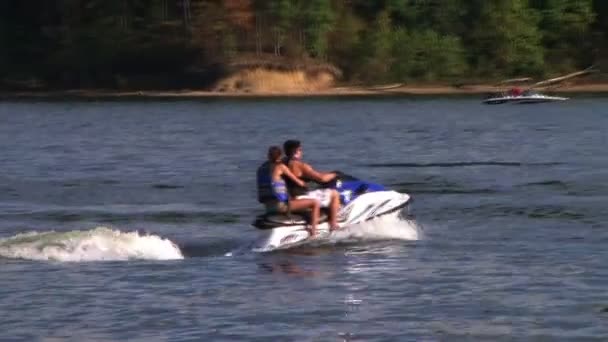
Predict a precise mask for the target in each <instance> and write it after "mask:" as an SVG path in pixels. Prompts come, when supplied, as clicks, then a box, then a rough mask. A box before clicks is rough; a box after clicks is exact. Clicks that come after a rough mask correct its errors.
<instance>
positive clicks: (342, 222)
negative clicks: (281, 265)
mask: <svg viewBox="0 0 608 342" xmlns="http://www.w3.org/2000/svg"><path fill="white" fill-rule="evenodd" d="M337 173H338V177H336V178H335V179H334V180H333V181H331V182H329V183H327V184H322V185H321V186H320V187H321V188H331V189H336V190H337V191H338V193H339V194H340V201H341V202H342V206H341V209H340V211H339V212H338V224H339V226H340V228H339V229H338V230H341V229H343V228H347V227H349V226H353V225H356V224H360V223H363V222H366V221H370V220H374V219H376V218H379V217H387V216H399V215H401V214H402V213H403V212H404V210H405V209H406V208H407V206H408V204H409V203H410V200H411V197H410V196H409V195H407V194H404V193H399V192H397V191H393V190H389V189H386V188H385V187H384V186H382V185H379V184H375V183H370V182H366V181H362V180H359V179H357V178H355V177H353V176H350V175H347V174H344V173H341V172H337ZM309 222H310V220H309V214H308V213H307V212H298V213H286V214H263V215H259V216H257V217H256V219H255V221H254V222H253V226H254V227H256V228H258V230H259V232H260V237H259V239H258V240H256V242H255V243H254V246H253V249H254V250H259V251H269V250H275V249H284V248H291V247H294V246H296V245H300V244H303V243H307V242H309V241H311V240H314V239H322V238H327V237H328V236H329V235H330V231H329V223H328V222H327V213H326V212H323V211H322V212H321V217H320V218H319V224H318V225H317V236H315V237H314V238H313V239H311V238H310V233H309V232H308V231H307V230H306V228H308V226H309Z"/></svg>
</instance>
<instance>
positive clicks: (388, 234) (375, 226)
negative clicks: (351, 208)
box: [329, 216, 422, 243]
mask: <svg viewBox="0 0 608 342" xmlns="http://www.w3.org/2000/svg"><path fill="white" fill-rule="evenodd" d="M421 238H422V231H421V229H420V227H419V226H418V225H417V224H416V222H415V221H412V220H405V219H401V218H399V217H396V216H387V217H380V218H377V219H375V220H371V221H366V222H362V223H358V224H355V225H352V226H349V227H346V228H344V229H340V230H337V231H335V232H334V233H332V234H331V235H330V236H329V240H330V242H332V243H336V242H346V241H353V240H354V241H373V240H419V239H421Z"/></svg>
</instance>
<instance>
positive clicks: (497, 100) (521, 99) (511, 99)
mask: <svg viewBox="0 0 608 342" xmlns="http://www.w3.org/2000/svg"><path fill="white" fill-rule="evenodd" d="M565 100H568V98H567V97H560V96H548V95H543V94H537V93H532V94H526V93H524V94H522V95H502V94H501V95H495V96H491V97H488V98H486V99H485V100H483V101H482V103H485V104H503V103H515V104H530V103H543V102H558V101H565Z"/></svg>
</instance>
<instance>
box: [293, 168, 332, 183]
mask: <svg viewBox="0 0 608 342" xmlns="http://www.w3.org/2000/svg"><path fill="white" fill-rule="evenodd" d="M299 168H300V170H301V171H302V176H304V177H306V178H308V179H312V180H314V181H315V182H318V183H327V182H329V181H332V180H333V179H334V178H336V176H337V175H336V174H335V173H334V172H319V171H317V170H315V169H313V168H312V166H310V165H308V164H306V163H300V165H299Z"/></svg>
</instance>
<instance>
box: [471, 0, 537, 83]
mask: <svg viewBox="0 0 608 342" xmlns="http://www.w3.org/2000/svg"><path fill="white" fill-rule="evenodd" d="M473 2H474V1H473ZM474 3H475V4H476V5H477V6H479V7H478V8H479V10H478V13H477V14H478V16H477V18H474V19H476V20H475V21H473V22H475V26H474V28H473V30H472V32H471V33H470V36H469V41H468V43H469V45H468V46H467V48H468V49H469V51H470V56H469V58H470V63H471V64H472V67H473V68H474V69H475V70H477V72H478V74H480V75H487V76H498V75H504V76H512V75H518V74H539V73H542V71H543V53H544V51H543V47H542V44H541V34H540V32H539V30H538V22H539V15H538V14H537V13H536V11H535V10H534V9H532V8H530V7H529V6H528V2H527V1H526V0H496V1H479V0H477V2H474Z"/></svg>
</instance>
